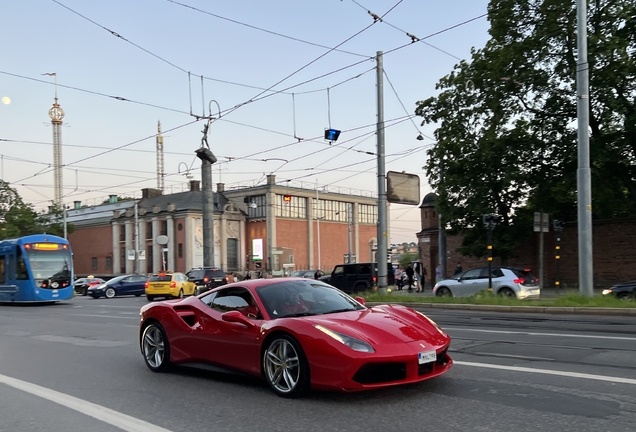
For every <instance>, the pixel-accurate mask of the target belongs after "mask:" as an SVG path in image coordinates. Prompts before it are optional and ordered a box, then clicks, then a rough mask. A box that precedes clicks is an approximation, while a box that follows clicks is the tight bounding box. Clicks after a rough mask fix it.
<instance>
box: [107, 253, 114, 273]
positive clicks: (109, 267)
mask: <svg viewBox="0 0 636 432" xmlns="http://www.w3.org/2000/svg"><path fill="white" fill-rule="evenodd" d="M112 269H113V257H109V256H107V257H106V270H112Z"/></svg>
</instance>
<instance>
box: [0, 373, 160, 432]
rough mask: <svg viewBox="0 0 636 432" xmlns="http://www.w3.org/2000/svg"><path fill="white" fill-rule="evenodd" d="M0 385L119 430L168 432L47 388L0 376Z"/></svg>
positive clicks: (129, 431)
mask: <svg viewBox="0 0 636 432" xmlns="http://www.w3.org/2000/svg"><path fill="white" fill-rule="evenodd" d="M0 383H2V384H6V385H8V386H10V387H13V388H16V389H18V390H22V391H24V392H27V393H30V394H32V395H35V396H39V397H41V398H43V399H47V400H49V401H51V402H55V403H56V404H58V405H62V406H63V407H66V408H69V409H72V410H75V411H77V412H80V413H82V414H85V415H87V416H90V417H93V418H96V419H97V420H100V421H102V422H104V423H108V424H110V425H112V426H115V427H118V428H119V429H122V430H125V431H128V432H170V431H169V430H168V429H164V428H162V427H159V426H155V425H153V424H152V423H148V422H146V421H143V420H140V419H138V418H135V417H131V416H129V415H126V414H122V413H120V412H117V411H115V410H112V409H109V408H106V407H103V406H101V405H97V404H94V403H91V402H87V401H85V400H82V399H79V398H76V397H73V396H71V395H67V394H65V393H60V392H58V391H55V390H51V389H49V388H46V387H42V386H39V385H37V384H33V383H30V382H26V381H22V380H19V379H16V378H11V377H8V376H6V375H0ZM62 401H63V402H62Z"/></svg>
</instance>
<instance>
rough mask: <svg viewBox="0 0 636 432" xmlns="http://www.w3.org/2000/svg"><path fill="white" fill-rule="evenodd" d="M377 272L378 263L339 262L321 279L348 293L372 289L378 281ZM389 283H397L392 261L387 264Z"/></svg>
mask: <svg viewBox="0 0 636 432" xmlns="http://www.w3.org/2000/svg"><path fill="white" fill-rule="evenodd" d="M377 274H378V263H356V264H339V265H337V266H335V267H334V269H333V271H332V272H331V274H330V275H327V276H322V277H321V278H320V280H321V281H323V282H326V283H328V284H329V285H332V286H334V287H336V288H338V289H340V290H342V291H344V292H346V293H354V292H361V291H366V290H370V289H372V288H373V287H374V286H375V285H376V284H377V282H378V279H377ZM387 283H388V285H394V284H395V276H394V275H393V266H392V265H391V263H388V264H387Z"/></svg>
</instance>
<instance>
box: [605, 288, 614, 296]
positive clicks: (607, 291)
mask: <svg viewBox="0 0 636 432" xmlns="http://www.w3.org/2000/svg"><path fill="white" fill-rule="evenodd" d="M611 293H612V290H611V289H606V290H603V295H607V294H611Z"/></svg>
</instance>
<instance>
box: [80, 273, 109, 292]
mask: <svg viewBox="0 0 636 432" xmlns="http://www.w3.org/2000/svg"><path fill="white" fill-rule="evenodd" d="M105 282H106V281H105V280H104V279H101V278H96V277H90V276H89V277H85V278H79V279H77V280H76V281H75V282H74V283H73V287H74V288H75V292H76V293H78V294H81V295H88V289H89V288H90V287H92V286H96V285H101V284H103V283H105Z"/></svg>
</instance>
